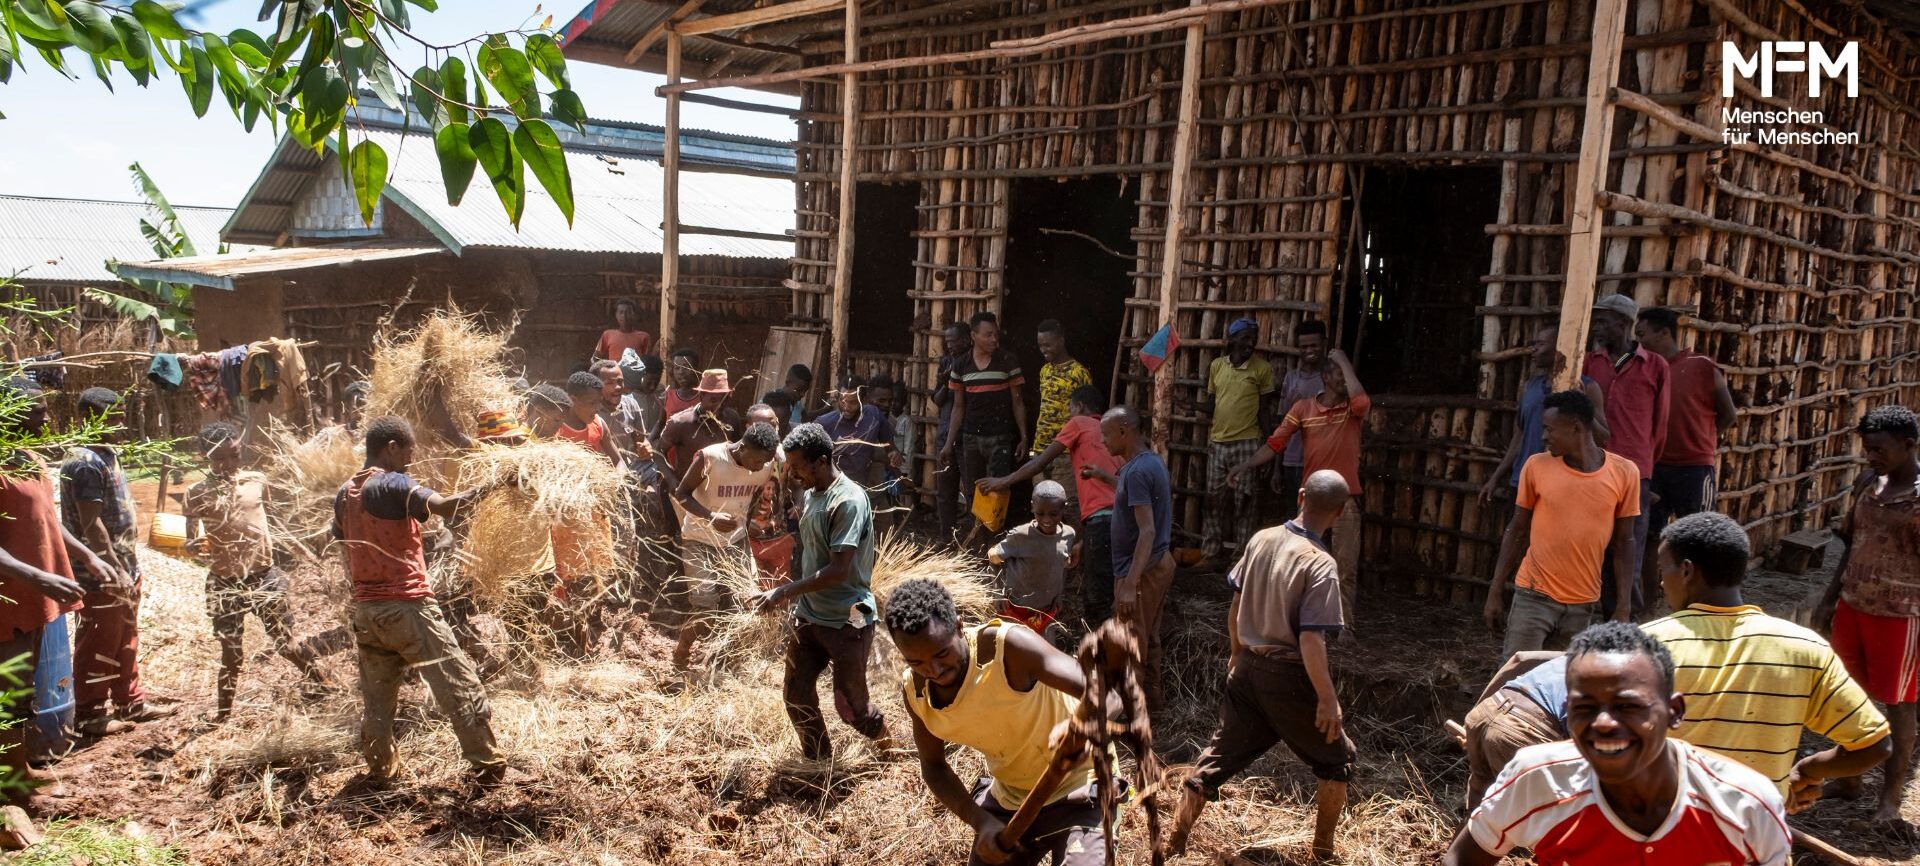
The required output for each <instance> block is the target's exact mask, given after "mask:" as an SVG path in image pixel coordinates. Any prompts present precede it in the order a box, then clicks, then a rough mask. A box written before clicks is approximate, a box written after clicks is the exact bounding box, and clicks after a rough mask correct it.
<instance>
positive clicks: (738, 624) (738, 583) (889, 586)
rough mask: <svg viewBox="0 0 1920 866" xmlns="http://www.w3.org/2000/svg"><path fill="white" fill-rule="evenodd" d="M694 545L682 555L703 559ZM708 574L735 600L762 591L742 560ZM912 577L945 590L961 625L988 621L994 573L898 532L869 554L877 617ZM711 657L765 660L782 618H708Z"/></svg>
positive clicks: (996, 595)
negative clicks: (893, 595)
mask: <svg viewBox="0 0 1920 866" xmlns="http://www.w3.org/2000/svg"><path fill="white" fill-rule="evenodd" d="M697 547H699V546H698V545H691V544H690V545H684V546H683V549H682V555H684V556H689V557H691V556H703V555H706V554H705V551H702V550H697V549H695V548H697ZM713 571H714V573H715V574H716V575H718V576H719V578H720V580H721V582H722V583H723V584H725V586H726V589H727V591H728V592H729V593H730V594H731V595H732V596H733V598H734V599H735V600H736V601H739V600H744V599H746V598H748V597H749V596H752V595H753V594H755V593H757V592H759V591H760V590H761V581H760V576H759V572H758V570H757V569H756V568H755V567H754V564H753V561H752V560H751V559H748V558H746V557H733V556H722V557H717V558H714V560H713ZM914 578H926V579H928V580H933V581H935V582H937V583H939V584H940V585H942V586H944V587H946V588H947V593H948V594H949V595H952V596H953V603H954V605H955V606H956V607H958V608H959V609H960V618H961V619H962V620H963V621H966V622H983V621H985V620H987V619H991V618H992V617H993V614H994V610H995V608H996V607H997V605H998V604H999V601H1000V590H999V588H998V587H997V585H996V584H995V580H994V575H993V572H992V571H990V570H989V568H988V566H987V563H986V562H985V561H983V560H981V559H979V558H978V557H975V556H971V555H969V554H966V553H959V552H954V551H950V550H946V549H944V548H939V547H932V546H927V545H924V544H923V543H921V542H919V541H917V540H915V539H913V538H911V537H909V536H907V535H903V534H900V533H892V532H890V533H888V534H886V535H885V536H883V537H882V538H881V539H880V543H879V546H878V548H877V549H876V550H875V551H874V562H873V594H874V597H875V599H876V600H877V601H878V607H879V610H878V611H877V612H876V614H875V615H876V618H884V617H885V616H886V604H887V597H888V596H890V595H892V594H893V591H894V589H896V588H898V587H899V586H900V584H901V583H904V582H906V581H908V580H912V579H914ZM712 616H713V632H714V640H713V643H712V645H711V649H709V651H708V652H709V655H710V656H711V657H732V658H737V657H742V656H766V655H767V654H769V653H777V652H778V650H779V647H780V645H781V643H782V641H783V640H784V639H785V636H786V622H787V617H781V616H760V615H757V614H755V613H754V612H753V611H751V610H748V609H746V608H745V607H743V606H741V605H739V604H735V605H733V606H731V607H729V608H727V609H725V610H722V611H719V612H716V613H714V614H713V615H712Z"/></svg>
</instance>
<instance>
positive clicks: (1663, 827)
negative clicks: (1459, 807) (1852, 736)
mask: <svg viewBox="0 0 1920 866" xmlns="http://www.w3.org/2000/svg"><path fill="white" fill-rule="evenodd" d="M1667 748H1668V749H1671V750H1673V751H1674V752H1675V753H1676V754H1675V756H1674V757H1675V758H1676V759H1677V760H1678V761H1679V762H1680V772H1679V773H1678V774H1677V775H1678V777H1679V790H1678V791H1676V792H1675V794H1674V798H1673V808H1672V811H1671V812H1670V813H1669V814H1668V815H1667V819H1666V820H1665V821H1663V822H1661V824H1660V827H1659V829H1657V830H1655V831H1653V833H1651V834H1648V835H1645V836H1643V835H1641V834H1639V833H1637V832H1635V831H1634V830H1633V829H1632V828H1630V827H1628V826H1627V824H1626V822H1624V821H1622V820H1620V817H1619V816H1618V815H1616V814H1614V811H1613V809H1612V807H1611V806H1609V805H1608V804H1607V798H1606V796H1605V795H1603V794H1602V793H1601V791H1600V780H1599V778H1598V777H1596V776H1595V775H1594V773H1593V767H1592V766H1591V765H1590V764H1588V763H1587V760H1586V759H1585V758H1583V757H1581V756H1580V750H1579V749H1578V748H1577V747H1576V746H1574V744H1572V743H1548V744H1546V745H1542V746H1530V747H1528V748H1525V749H1521V750H1520V753H1519V754H1517V755H1514V756H1513V761H1512V762H1511V763H1508V764H1507V768H1506V769H1505V770H1502V771H1501V772H1500V777H1499V778H1498V779H1495V780H1494V782H1493V785H1492V787H1489V788H1488V789H1487V797H1486V799H1485V800H1482V801H1480V806H1479V808H1476V809H1474V810H1473V814H1472V815H1470V816H1468V818H1467V832H1469V833H1472V834H1473V841H1474V842H1476V843H1478V844H1479V846H1480V847H1481V848H1482V849H1484V850H1485V851H1486V852H1487V853H1489V854H1493V855H1494V856H1496V857H1500V856H1505V855H1506V853H1507V852H1508V851H1511V850H1513V849H1514V848H1528V849H1531V850H1532V851H1533V859H1534V862H1536V863H1540V864H1542V866H1588V864H1592V866H1602V864H1604V866H1622V864H1642V866H1787V852H1788V851H1789V850H1790V849H1791V847H1792V844H1791V842H1790V841H1789V839H1790V837H1789V836H1788V832H1787V822H1786V818H1785V815H1786V809H1785V807H1784V804H1783V802H1782V799H1781V797H1780V794H1779V793H1778V792H1777V791H1775V790H1773V789H1772V788H1770V787H1768V786H1767V781H1766V780H1765V779H1762V778H1761V777H1760V775H1759V774H1758V773H1755V772H1754V771H1752V770H1749V769H1747V768H1746V767H1743V766H1741V765H1739V764H1737V763H1734V762H1733V761H1731V760H1728V759H1726V758H1723V757H1721V756H1719V755H1715V754H1712V753H1709V752H1704V751H1701V750H1699V749H1695V748H1693V747H1691V746H1689V745H1687V744H1686V743H1684V742H1681V741H1680V740H1674V739H1669V740H1667Z"/></svg>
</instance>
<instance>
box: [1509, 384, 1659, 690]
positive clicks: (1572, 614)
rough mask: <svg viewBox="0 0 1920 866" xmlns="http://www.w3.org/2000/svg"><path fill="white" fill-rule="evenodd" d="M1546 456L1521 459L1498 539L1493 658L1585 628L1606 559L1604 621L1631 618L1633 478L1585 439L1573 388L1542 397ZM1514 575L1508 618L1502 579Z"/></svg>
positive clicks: (1588, 419)
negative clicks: (1613, 598)
mask: <svg viewBox="0 0 1920 866" xmlns="http://www.w3.org/2000/svg"><path fill="white" fill-rule="evenodd" d="M1541 424H1542V427H1543V428H1544V431H1545V436H1544V437H1543V438H1544V439H1545V441H1546V446H1547V450H1546V453H1543V454H1535V455H1533V456H1532V457H1530V458H1528V459H1527V463H1526V465H1525V466H1524V467H1522V468H1521V470H1520V492H1519V495H1518V497H1517V498H1516V500H1515V504H1516V505H1517V507H1516V508H1515V509H1514V513H1513V521H1512V522H1511V523H1508V524H1507V532H1506V537H1505V538H1503V539H1501V542H1500V559H1499V562H1498V564H1497V565H1496V566H1495V567H1494V572H1493V588H1492V589H1491V590H1490V591H1489V592H1488V593H1487V606H1486V611H1485V615H1486V621H1487V627H1488V628H1491V629H1493V630H1494V631H1495V632H1500V633H1504V634H1505V635H1506V646H1505V648H1504V649H1503V650H1501V653H1500V656H1501V658H1511V657H1513V654H1514V653H1517V652H1526V651H1531V650H1538V649H1542V648H1544V647H1545V646H1546V645H1547V644H1548V643H1549V642H1553V643H1555V644H1557V645H1562V646H1564V645H1565V644H1566V643H1567V641H1569V640H1571V639H1572V638H1573V636H1574V635H1576V634H1579V633H1580V631H1581V630H1582V629H1584V628H1586V627H1587V625H1588V623H1590V622H1591V621H1592V620H1593V618H1594V614H1595V610H1596V607H1597V606H1598V602H1599V601H1600V567H1601V561H1602V560H1603V559H1604V558H1605V557H1606V554H1607V553H1608V551H1609V550H1611V551H1612V553H1613V558H1612V565H1613V569H1614V590H1615V592H1617V593H1618V599H1617V602H1618V603H1617V605H1616V606H1615V607H1614V609H1613V618H1614V619H1616V620H1619V621H1621V622H1629V621H1631V617H1632V616H1633V604H1632V592H1633V586H1634V581H1633V578H1632V575H1633V562H1632V560H1631V558H1630V557H1629V556H1627V554H1628V553H1629V552H1631V550H1632V548H1633V545H1634V544H1635V543H1636V539H1635V537H1634V532H1633V523H1634V518H1635V517H1638V516H1639V515H1640V472H1639V470H1638V469H1637V468H1636V467H1635V465H1634V463H1633V462H1632V461H1630V460H1628V459H1627V458H1625V457H1621V456H1620V455H1618V454H1614V453H1611V452H1608V451H1603V450H1601V448H1600V446H1599V445H1597V444H1595V443H1594V441H1593V401H1592V400H1589V399H1587V395H1585V394H1583V393H1581V392H1579V391H1561V392H1559V393H1557V394H1549V395H1547V399H1546V403H1545V409H1544V410H1543V411H1542V412H1541ZM1516 574H1517V578H1516V579H1515V581H1514V582H1515V586H1516V589H1515V591H1514V596H1513V609H1512V611H1511V613H1509V612H1508V610H1507V607H1506V598H1505V590H1506V587H1507V580H1508V579H1509V578H1515V575H1516Z"/></svg>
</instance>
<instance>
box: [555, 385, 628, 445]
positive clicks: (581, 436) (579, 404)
mask: <svg viewBox="0 0 1920 866" xmlns="http://www.w3.org/2000/svg"><path fill="white" fill-rule="evenodd" d="M604 389H605V384H604V383H603V382H601V381H600V377H599V376H595V375H594V374H592V373H575V374H573V375H572V376H570V377H568V378H567V409H568V411H567V414H565V415H563V416H561V418H560V426H559V428H558V429H556V430H554V432H553V436H554V438H556V439H565V440H567V441H569V442H578V443H580V444H582V445H585V446H587V449H588V450H590V451H595V452H598V453H599V454H600V456H602V457H605V458H607V459H608V460H610V461H612V462H613V465H615V466H619V465H620V452H618V451H616V450H614V446H613V439H612V437H610V436H608V435H607V428H606V425H605V424H603V423H601V421H600V404H601V401H602V399H603V398H604V395H605V390H604Z"/></svg>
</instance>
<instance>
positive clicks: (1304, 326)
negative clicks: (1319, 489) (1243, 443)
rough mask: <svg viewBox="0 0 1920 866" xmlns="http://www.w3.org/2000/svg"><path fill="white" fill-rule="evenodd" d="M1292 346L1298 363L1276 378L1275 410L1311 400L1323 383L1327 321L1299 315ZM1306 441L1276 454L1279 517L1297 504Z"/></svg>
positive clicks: (1303, 475) (1274, 483)
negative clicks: (1277, 394) (1277, 393)
mask: <svg viewBox="0 0 1920 866" xmlns="http://www.w3.org/2000/svg"><path fill="white" fill-rule="evenodd" d="M1293 347H1294V349H1295V350H1297V351H1298V352H1299V353H1300V363H1299V364H1297V365H1295V366H1294V368H1293V369H1291V370H1288V371H1287V373H1286V375H1285V376H1282V377H1281V378H1280V394H1279V397H1280V399H1279V401H1278V405H1279V409H1278V411H1282V412H1284V411H1286V410H1287V409H1290V408H1292V407H1293V406H1294V404H1296V403H1299V402H1300V401H1301V400H1311V399H1313V398H1315V397H1318V396H1320V390H1321V389H1322V388H1324V387H1325V382H1324V381H1323V378H1322V377H1323V376H1324V375H1325V373H1326V370H1327V323H1326V322H1323V321H1320V320H1319V319H1301V320H1300V323H1299V324H1297V325H1294V326H1293ZM1260 429H1262V430H1271V429H1273V425H1272V424H1270V423H1263V424H1261V425H1260ZM1305 466H1306V441H1305V440H1295V441H1293V442H1289V443H1287V451H1286V453H1285V454H1282V455H1280V465H1279V466H1276V467H1274V471H1273V475H1272V478H1271V480H1270V483H1271V484H1272V486H1273V492H1275V493H1278V494H1280V508H1281V512H1282V517H1281V519H1283V520H1284V519H1287V518H1291V517H1293V515H1294V509H1295V508H1296V507H1297V501H1298V499H1299V497H1298V496H1297V495H1295V494H1298V493H1299V492H1300V482H1301V480H1302V479H1304V478H1306V472H1305Z"/></svg>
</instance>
